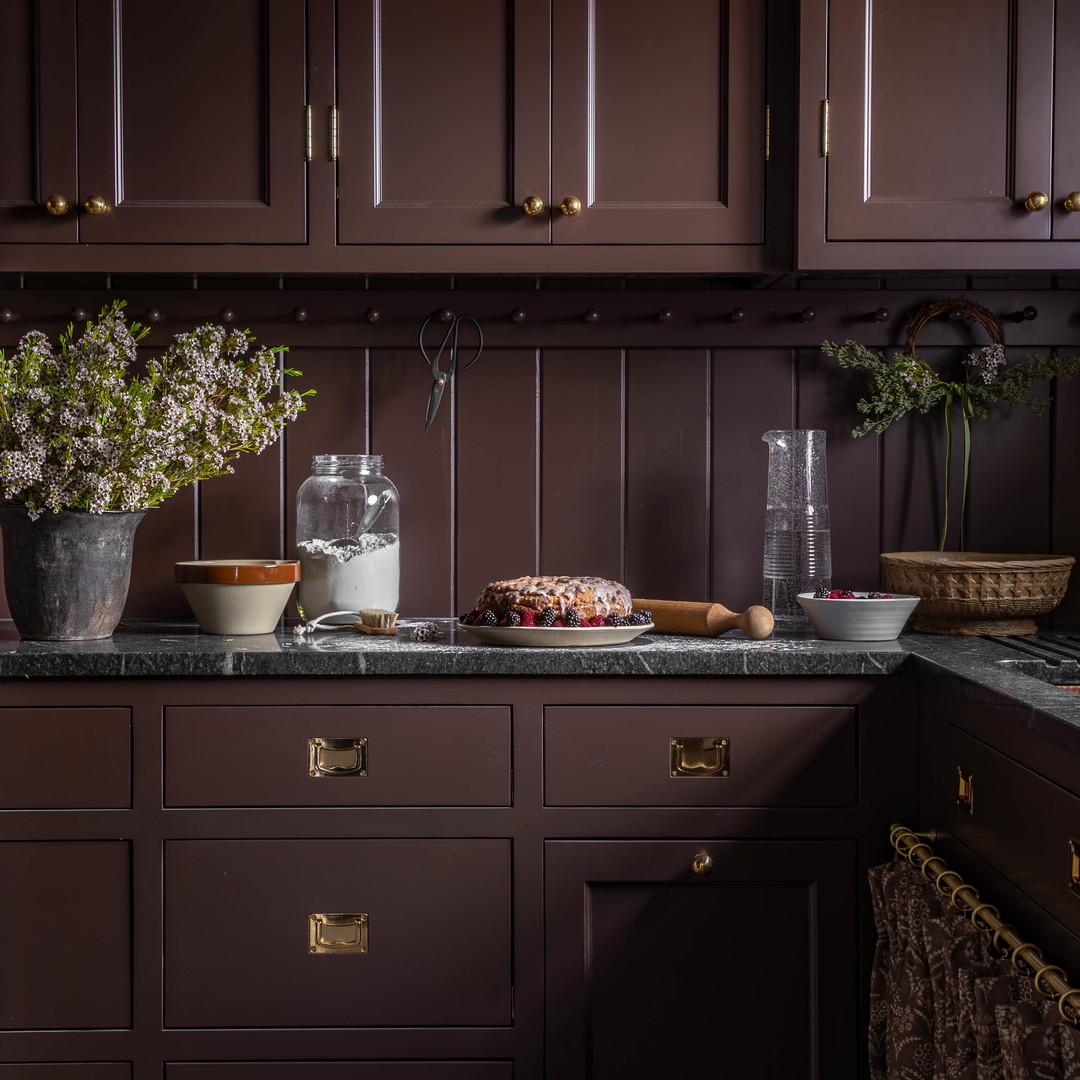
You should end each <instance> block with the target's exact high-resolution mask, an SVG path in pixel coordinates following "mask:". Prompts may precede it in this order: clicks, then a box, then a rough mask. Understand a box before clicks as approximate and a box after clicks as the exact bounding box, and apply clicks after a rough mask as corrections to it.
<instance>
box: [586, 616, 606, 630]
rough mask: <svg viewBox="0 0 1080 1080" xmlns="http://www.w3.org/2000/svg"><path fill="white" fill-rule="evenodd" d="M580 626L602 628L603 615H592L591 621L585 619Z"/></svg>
mask: <svg viewBox="0 0 1080 1080" xmlns="http://www.w3.org/2000/svg"><path fill="white" fill-rule="evenodd" d="M581 625H582V626H594V627H595V626H603V625H604V616H603V615H594V616H593V617H592V618H591V619H586V620H585V622H583V623H582V624H581Z"/></svg>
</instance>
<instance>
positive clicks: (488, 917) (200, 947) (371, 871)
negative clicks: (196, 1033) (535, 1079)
mask: <svg viewBox="0 0 1080 1080" xmlns="http://www.w3.org/2000/svg"><path fill="white" fill-rule="evenodd" d="M510 864H511V859H510V841H509V840H502V839H497V840H492V839H480V840H397V839H394V840H174V841H169V842H167V843H166V845H165V1023H166V1026H167V1027H388V1026H418V1025H427V1026H457V1025H491V1026H496V1025H507V1024H509V1023H510V1020H511V972H510V873H511V871H510Z"/></svg>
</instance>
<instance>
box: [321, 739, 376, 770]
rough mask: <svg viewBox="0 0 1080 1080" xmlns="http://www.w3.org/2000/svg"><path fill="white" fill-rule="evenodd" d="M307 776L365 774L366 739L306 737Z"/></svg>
mask: <svg viewBox="0 0 1080 1080" xmlns="http://www.w3.org/2000/svg"><path fill="white" fill-rule="evenodd" d="M308 776H328V777H344V776H367V739H308Z"/></svg>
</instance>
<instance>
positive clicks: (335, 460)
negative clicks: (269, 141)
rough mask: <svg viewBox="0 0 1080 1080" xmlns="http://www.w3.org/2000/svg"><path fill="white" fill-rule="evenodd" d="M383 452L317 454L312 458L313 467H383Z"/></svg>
mask: <svg viewBox="0 0 1080 1080" xmlns="http://www.w3.org/2000/svg"><path fill="white" fill-rule="evenodd" d="M382 464H383V459H382V454H316V455H315V456H314V457H313V458H312V459H311V467H312V468H313V469H314V468H317V467H318V466H322V467H323V468H340V469H372V470H379V469H381V468H382Z"/></svg>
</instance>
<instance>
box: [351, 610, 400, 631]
mask: <svg viewBox="0 0 1080 1080" xmlns="http://www.w3.org/2000/svg"><path fill="white" fill-rule="evenodd" d="M357 614H358V615H359V616H360V621H361V622H362V623H363V624H364V625H365V626H374V627H376V628H377V629H386V628H389V627H391V626H394V625H395V624H396V623H397V612H396V611H386V610H385V609H383V608H365V609H364V610H363V611H358V612H357Z"/></svg>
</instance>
